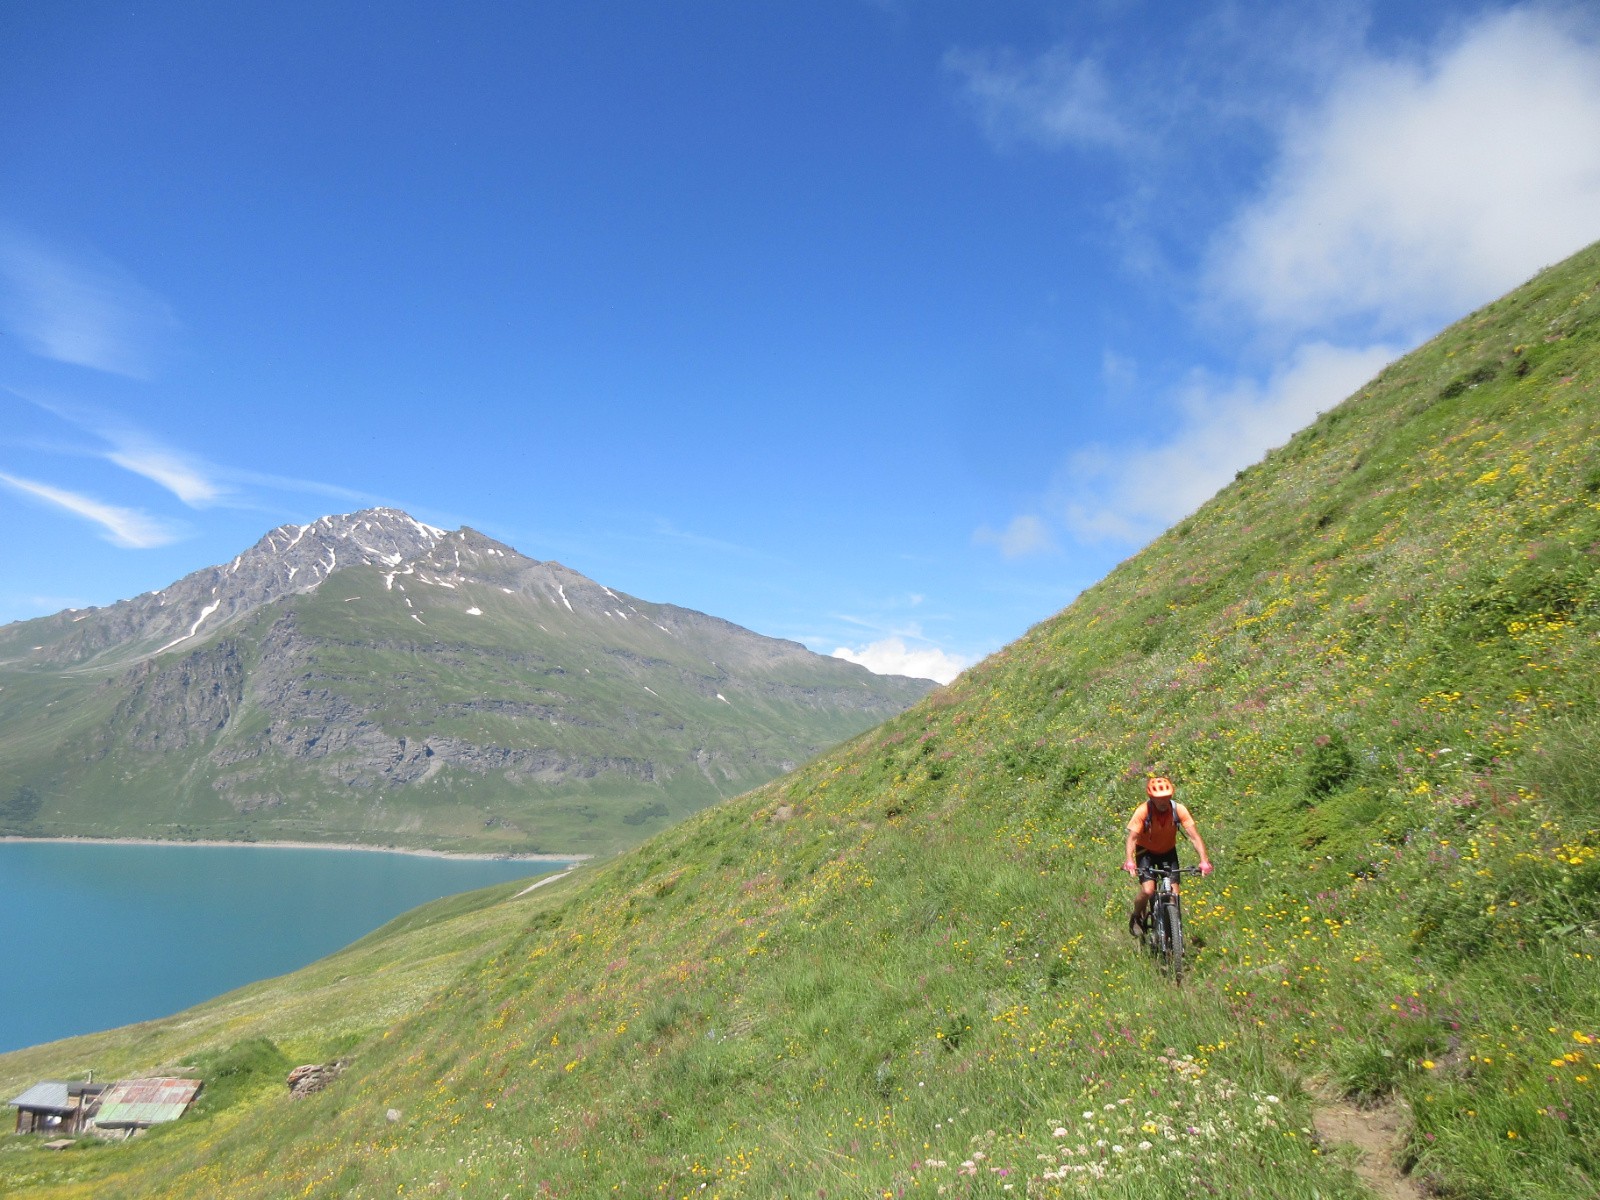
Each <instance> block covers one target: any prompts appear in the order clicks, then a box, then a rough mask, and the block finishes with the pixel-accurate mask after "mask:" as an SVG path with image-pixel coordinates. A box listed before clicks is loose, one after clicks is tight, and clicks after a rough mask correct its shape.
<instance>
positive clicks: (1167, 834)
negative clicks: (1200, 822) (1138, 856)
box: [1128, 800, 1189, 854]
mask: <svg viewBox="0 0 1600 1200" xmlns="http://www.w3.org/2000/svg"><path fill="white" fill-rule="evenodd" d="M1188 823H1189V810H1188V809H1187V808H1185V807H1184V806H1183V805H1181V804H1178V803H1177V802H1174V803H1173V804H1172V806H1171V807H1169V808H1168V809H1167V811H1166V812H1162V811H1161V810H1160V809H1156V808H1151V807H1150V802H1149V801H1148V800H1146V801H1145V802H1144V803H1143V804H1141V805H1139V807H1138V808H1136V809H1134V810H1133V817H1132V819H1131V820H1129V822H1128V832H1129V833H1131V834H1133V844H1134V845H1135V846H1138V847H1139V848H1140V849H1141V850H1148V851H1150V853H1151V854H1165V853H1167V852H1168V851H1169V850H1174V849H1176V848H1177V845H1178V826H1179V825H1187V824H1188Z"/></svg>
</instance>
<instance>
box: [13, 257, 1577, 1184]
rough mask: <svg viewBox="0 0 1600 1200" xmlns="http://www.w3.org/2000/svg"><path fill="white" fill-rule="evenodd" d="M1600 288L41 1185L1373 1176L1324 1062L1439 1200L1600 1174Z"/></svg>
mask: <svg viewBox="0 0 1600 1200" xmlns="http://www.w3.org/2000/svg"><path fill="white" fill-rule="evenodd" d="M1597 288H1600V248H1591V249H1589V250H1587V251H1585V252H1583V253H1582V254H1580V255H1578V256H1576V257H1575V258H1573V259H1572V260H1570V261H1568V262H1567V263H1564V264H1562V265H1561V266H1559V267H1556V268H1553V269H1551V270H1550V271H1548V272H1546V273H1544V274H1543V275H1541V276H1539V277H1538V278H1537V279H1535V280H1534V281H1532V282H1531V283H1530V284H1528V285H1527V286H1526V287H1524V288H1522V289H1520V290H1519V291H1517V292H1515V293H1513V294H1512V295H1511V296H1509V297H1507V298H1505V299H1503V300H1501V301H1499V302H1497V303H1495V304H1493V305H1490V306H1489V307H1487V308H1486V309H1484V310H1482V311H1480V312H1478V313H1475V314H1473V315H1472V316H1471V317H1469V318H1467V319H1466V320H1464V321H1463V322H1461V323H1460V324H1458V325H1456V326H1455V327H1453V328H1451V329H1450V330H1448V331H1446V332H1445V333H1444V334H1442V335H1440V336H1439V337H1438V338H1437V339H1435V340H1434V341H1433V342H1431V343H1429V344H1428V345H1426V346H1424V347H1422V348H1421V349H1420V350H1418V351H1417V352H1415V353H1414V354H1412V355H1410V356H1408V357H1407V358H1405V359H1404V360H1402V361H1401V362H1399V363H1396V364H1395V365H1394V366H1392V367H1391V368H1389V369H1388V370H1387V371H1385V372H1384V374H1383V375H1382V376H1381V377H1380V378H1378V379H1377V380H1375V381H1374V382H1373V383H1372V384H1371V385H1370V386H1369V387H1367V388H1365V389H1363V391H1362V392H1360V393H1359V394H1358V395H1356V396H1354V397H1352V398H1351V399H1350V400H1349V401H1348V402H1347V403H1346V404H1344V405H1343V406H1341V407H1340V408H1339V409H1337V410H1335V411H1334V412H1331V413H1329V414H1327V415H1326V416H1324V417H1323V418H1321V419H1320V420H1319V421H1317V422H1316V423H1315V424H1314V425H1313V426H1311V427H1310V428H1308V429H1307V430H1305V431H1303V432H1302V433H1300V434H1299V435H1298V436H1296V437H1295V438H1294V439H1293V440H1292V441H1291V442H1290V443H1289V444H1288V445H1287V446H1285V447H1283V448H1282V449H1281V450H1279V451H1277V452H1275V453H1273V454H1272V455H1270V456H1269V457H1268V459H1267V460H1266V461H1265V462H1263V463H1262V464H1259V465H1258V466H1256V467H1254V468H1252V469H1250V470H1248V471H1246V472H1243V473H1242V474H1241V476H1240V478H1239V479H1238V480H1236V481H1235V483H1234V484H1232V485H1231V486H1230V487H1228V488H1227V489H1225V490H1224V491H1223V492H1222V493H1221V494H1219V495H1218V496H1217V497H1216V498H1215V499H1213V500H1212V501H1211V502H1210V503H1209V504H1207V505H1206V507H1205V508H1204V509H1203V510H1202V511H1200V512H1199V513H1198V514H1196V515H1195V516H1194V517H1192V518H1190V519H1189V520H1186V521H1184V522H1182V523H1181V524H1180V525H1179V526H1178V527H1176V528H1174V529H1173V530H1171V531H1170V532H1169V533H1167V534H1166V535H1164V536H1163V537H1161V538H1160V539H1158V540H1157V541H1156V542H1155V543H1154V544H1153V545H1151V546H1150V547H1149V548H1147V549H1146V550H1145V551H1144V552H1143V553H1141V554H1140V555H1138V556H1137V557H1136V558H1134V559H1132V560H1130V561H1129V562H1128V563H1126V564H1124V565H1123V566H1122V567H1120V568H1119V569H1118V570H1116V571H1115V572H1113V573H1112V575H1110V576H1109V577H1108V578H1107V579H1106V580H1104V581H1103V582H1102V583H1100V584H1099V585H1097V586H1096V587H1094V588H1092V589H1090V590H1089V591H1088V592H1086V593H1085V594H1084V595H1083V596H1082V597H1081V598H1080V599H1079V600H1078V601H1077V602H1076V603H1074V604H1073V605H1072V606H1071V607H1070V608H1068V609H1067V610H1066V611H1065V612H1063V613H1061V614H1060V615H1058V616H1056V617H1054V618H1052V619H1051V620H1049V621H1046V622H1044V623H1042V624H1040V625H1039V626H1037V627H1036V628H1035V629H1033V630H1032V631H1030V632H1029V633H1028V635H1027V636H1025V637H1024V638H1022V639H1021V640H1020V641H1018V642H1017V643H1015V644H1014V645H1012V646H1010V647H1008V648H1007V649H1006V650H1005V651H1003V652H1001V653H1000V654H997V655H995V656H994V657H993V658H991V659H989V660H988V661H987V662H985V663H983V664H981V665H980V666H979V667H977V668H975V669H973V670H971V671H969V672H968V673H967V674H966V675H964V676H963V677H962V678H960V679H959V680H957V681H956V683H954V684H953V685H951V686H950V687H949V688H946V689H943V690H941V691H940V692H937V693H935V694H934V695H933V696H931V697H929V698H928V699H927V700H926V701H924V702H923V703H921V704H920V705H918V706H917V707H915V708H913V709H911V710H909V711H908V712H906V713H904V714H902V715H900V716H898V717H896V718H894V719H892V720H890V721H889V722H888V723H887V724H885V725H884V726H882V727H880V728H879V729H877V730H874V731H872V732H870V733H868V734H865V735H863V736H861V737H859V738H857V739H856V740H855V741H854V742H852V743H850V744H849V745H848V746H846V747H844V748H842V749H840V750H838V751H836V752H833V753H831V754H830V755H828V756H825V757H824V758H822V759H819V760H818V761H816V762H814V763H812V764H810V765H808V766H807V767H805V768H802V769H801V770H799V771H797V772H795V773H794V774H792V775H790V776H787V777H785V778H784V779H782V780H778V781H775V782H773V783H771V784H768V785H766V786H765V787H764V788H762V789H760V790H758V791H756V792H753V793H751V794H749V795H747V796H743V797H740V798H738V799H736V800H733V801H730V802H727V803H724V804H722V805H719V806H717V807H716V808H714V809H711V810H708V811H707V812H705V813H703V814H701V815H699V816H697V817H695V818H693V819H691V820H689V821H687V822H685V823H684V824H682V825H680V826H677V827H675V828H673V829H671V830H668V831H666V832H665V833H663V834H661V835H659V836H657V837H655V838H653V839H652V840H650V841H649V842H648V843H646V844H644V845H643V846H641V847H639V848H637V849H635V850H633V851H631V852H629V853H628V854H625V855H623V856H621V857H619V858H617V859H616V860H614V861H612V862H610V863H608V864H606V865H604V866H602V867H599V868H597V869H595V870H594V871H593V872H591V873H588V874H587V875H586V876H585V877H584V878H581V879H577V880H573V881H570V882H569V883H567V884H564V885H561V887H560V888H552V889H551V891H552V892H554V893H555V894H553V895H550V896H549V897H547V898H545V899H543V900H541V901H540V903H539V905H538V907H537V909H527V910H520V911H519V910H517V909H516V908H515V906H512V905H502V906H499V907H498V908H496V909H493V910H489V911H492V912H494V913H496V914H498V917H497V919H499V920H502V921H504V922H505V928H507V929H512V930H513V931H512V932H511V933H510V934H509V936H507V937H506V938H505V939H504V940H497V941H496V942H495V943H494V944H493V946H492V947H491V948H489V949H487V950H486V951H485V952H483V953H481V954H479V955H477V956H476V957H473V956H471V955H470V954H468V955H466V958H471V961H470V963H469V964H468V965H466V966H465V968H464V969H462V970H461V971H460V972H459V974H458V975H457V976H456V977H455V978H454V979H453V981H452V982H451V983H450V984H449V986H448V987H446V988H444V989H443V990H442V991H441V992H440V993H439V994H438V995H437V996H436V998H435V999H434V1000H432V1001H431V1002H429V1003H428V1004H427V1005H426V1006H424V1007H422V1008H421V1009H420V1010H418V1011H415V1012H412V1013H407V1014H402V1015H400V1016H398V1017H397V1018H396V1019H394V1020H393V1021H392V1022H391V1023H388V1024H387V1025H386V1026H385V1028H384V1029H383V1030H382V1032H381V1033H379V1034H375V1035H374V1036H372V1037H370V1038H367V1039H365V1040H363V1041H361V1042H360V1043H359V1044H356V1045H353V1046H352V1047H351V1048H350V1050H349V1053H350V1056H351V1059H352V1065H351V1068H350V1070H349V1071H348V1073H347V1074H346V1075H345V1076H344V1077H343V1078H342V1079H341V1080H340V1081H339V1083H338V1084H337V1085H336V1086H334V1087H333V1088H331V1089H330V1090H329V1091H327V1092H326V1093H324V1094H322V1095H321V1096H319V1097H316V1098H313V1099H310V1100H305V1101H299V1102H293V1103H291V1102H290V1101H288V1100H287V1099H285V1098H283V1097H282V1096H281V1095H280V1094H277V1093H272V1094H269V1093H267V1092H262V1093H261V1094H260V1095H259V1096H254V1097H252V1098H250V1099H248V1100H244V1099H241V1100H239V1101H237V1102H236V1103H235V1104H234V1106H233V1107H232V1108H231V1109H229V1110H228V1111H229V1112H230V1113H231V1114H233V1115H232V1116H231V1117H230V1118H229V1120H228V1121H227V1122H225V1123H224V1122H222V1121H221V1120H214V1121H212V1122H211V1123H209V1124H208V1123H204V1122H200V1121H196V1122H194V1123H193V1124H191V1125H187V1126H184V1125H180V1126H178V1127H174V1128H172V1129H170V1130H168V1131H166V1132H164V1133H162V1134H161V1135H160V1136H159V1137H156V1138H151V1139H149V1140H148V1141H147V1142H146V1143H144V1144H140V1143H139V1142H135V1143H132V1144H130V1145H127V1146H123V1147H117V1148H114V1149H112V1150H109V1151H99V1150H97V1151H94V1152H92V1153H91V1152H85V1153H82V1154H81V1155H78V1156H77V1161H81V1162H82V1163H83V1164H84V1166H82V1167H81V1168H79V1167H77V1166H76V1165H75V1163H74V1155H73V1154H72V1153H68V1154H65V1155H61V1156H59V1157H58V1158H57V1159H54V1160H51V1161H52V1162H55V1163H57V1164H62V1165H57V1166H55V1167H53V1168H52V1170H53V1172H54V1174H53V1175H51V1176H50V1179H51V1182H45V1181H44V1179H43V1177H42V1176H40V1177H39V1179H40V1182H38V1183H35V1184H30V1185H29V1186H28V1187H27V1188H24V1189H23V1194H27V1195H38V1196H51V1197H56V1196H60V1197H65V1196H77V1195H88V1194H90V1193H91V1191H92V1193H93V1194H94V1195H96V1196H98V1197H119V1196H125V1197H132V1196H149V1195H162V1196H197V1197H198V1196H211V1195H218V1194H226V1195H230V1196H261V1197H267V1196H272V1197H278V1196H286V1195H304V1196H322V1197H333V1196H341V1197H343V1196H350V1197H356V1196H366V1197H377V1196H385V1197H391V1196H416V1195H451V1196H458V1195H459V1196H469V1197H489V1198H494V1200H499V1198H501V1197H504V1196H506V1195H508V1194H509V1195H515V1196H521V1195H552V1196H564V1197H589V1196H595V1195H605V1194H615V1195H625V1196H673V1197H693V1196H707V1197H710V1196H719V1197H734V1196H748V1197H766V1196H793V1197H802V1196H803V1197H838V1196H869V1195H870V1196H891V1197H897V1196H909V1195H924V1194H925V1195H946V1196H993V1197H1000V1196H1005V1195H1007V1194H1011V1195H1029V1196H1079V1195H1085V1196H1112V1197H1129V1198H1131V1197H1165V1196H1172V1197H1177V1196H1192V1195H1202V1194H1204V1195H1223V1196H1229V1197H1236V1196H1258V1197H1287V1198H1303V1200H1328V1198H1335V1197H1336V1198H1354V1197H1359V1196H1367V1195H1369V1194H1370V1193H1369V1192H1367V1191H1366V1189H1365V1186H1364V1185H1363V1184H1362V1183H1361V1182H1360V1180H1359V1178H1358V1177H1357V1175H1356V1174H1355V1173H1354V1171H1353V1170H1352V1164H1351V1162H1350V1160H1349V1159H1348V1157H1347V1154H1346V1152H1344V1151H1341V1150H1339V1149H1338V1148H1337V1147H1334V1146H1331V1145H1320V1144H1318V1142H1317V1141H1316V1139H1315V1138H1314V1137H1313V1136H1312V1134H1311V1129H1312V1122H1311V1108H1312V1103H1313V1101H1312V1095H1313V1094H1314V1093H1315V1092H1317V1091H1319V1090H1321V1089H1328V1090H1336V1091H1339V1092H1342V1093H1344V1094H1346V1095H1349V1096H1354V1097H1358V1098H1365V1099H1379V1098H1397V1099H1400V1100H1403V1101H1404V1102H1405V1103H1406V1104H1407V1105H1408V1106H1409V1114H1408V1117H1407V1121H1408V1128H1407V1148H1406V1152H1405V1162H1406V1165H1407V1166H1408V1167H1409V1168H1410V1169H1411V1171H1412V1173H1413V1176H1414V1178H1415V1179H1416V1180H1417V1181H1419V1182H1420V1183H1421V1184H1422V1185H1423V1186H1425V1187H1426V1188H1428V1189H1431V1191H1432V1193H1433V1194H1435V1195H1440V1196H1454V1197H1463V1198H1464V1197H1505V1198H1507V1200H1509V1198H1512V1197H1516V1198H1519V1200H1520V1198H1527V1197H1552V1198H1554V1197H1563V1198H1565V1197H1570V1196H1575V1195H1590V1194H1593V1193H1594V1192H1595V1190H1596V1187H1597V1181H1600V1150H1597V1147H1600V1101H1597V1100H1596V1095H1597V1092H1600V968H1597V965H1596V961H1595V955H1596V953H1597V951H1600V828H1597V826H1600V782H1597V780H1600V750H1597V745H1600V738H1597V735H1600V708H1597V697H1596V682H1595V681H1596V680H1597V679H1600V573H1597V570H1596V565H1597V560H1600V394H1597V391H1596V387H1597V382H1600V297H1597V295H1596V290H1597ZM1155 768H1161V769H1164V770H1166V771H1168V772H1170V773H1172V774H1173V775H1174V776H1175V777H1176V778H1177V780H1178V782H1179V786H1180V795H1181V796H1182V797H1183V798H1185V799H1186V800H1187V801H1188V802H1189V804H1190V805H1191V806H1192V808H1193V809H1194V811H1195V813H1196V815H1197V817H1198V819H1199V821H1200V822H1201V826H1202V830H1203V832H1204V833H1205V835H1206V837H1207V840H1208V842H1209V843H1210V845H1211V847H1212V849H1213V851H1214V855H1215V859H1216V861H1217V863H1218V871H1217V873H1216V875H1214V876H1213V877H1212V878H1211V879H1210V880H1207V881H1204V882H1196V883H1195V884H1193V885H1192V886H1190V887H1188V888H1186V915H1187V919H1188V922H1189V927H1190V933H1191V936H1192V942H1193V946H1192V948H1193V951H1194V962H1193V972H1192V975H1191V977H1190V979H1189V981H1188V982H1186V983H1185V985H1184V986H1183V987H1182V988H1181V989H1174V988H1173V987H1172V986H1171V985H1170V984H1169V983H1167V982H1166V981H1164V980H1163V978H1162V977H1161V976H1160V974H1159V973H1158V972H1157V971H1155V970H1154V969H1153V967H1152V965H1151V964H1150V963H1149V962H1147V961H1145V960H1143V959H1141V958H1140V957H1139V956H1138V955H1137V954H1136V953H1135V952H1134V950H1133V948H1132V946H1131V944H1130V940H1129V939H1128V937H1127V934H1126V932H1125V930H1124V914H1125V911H1126V905H1127V902H1128V900H1129V897H1130V892H1131V887H1130V885H1129V884H1128V882H1127V881H1126V879H1125V877H1122V876H1120V875H1119V873H1118V871H1117V866H1118V864H1119V863H1120V860H1121V825H1122V822H1123V820H1124V819H1125V816H1126V813H1127V812H1128V811H1129V809H1130V808H1131V807H1132V805H1133V804H1134V803H1135V801H1136V800H1137V798H1138V796H1139V794H1140V785H1141V782H1142V779H1143V777H1144V775H1145V773H1146V772H1147V771H1149V770H1151V769H1155ZM535 895H536V896H537V895H538V894H537V893H536V894H535ZM528 899H529V900H531V899H533V897H530V898H528ZM524 902H526V901H524ZM463 961H465V958H464V959H463ZM369 994H371V995H379V994H381V986H380V985H379V984H377V983H376V982H375V983H373V984H372V991H371V992H370V993H369ZM285 1036H287V1035H285ZM72 1046H73V1044H72V1043H67V1044H64V1046H63V1047H57V1048H53V1049H48V1050H44V1051H38V1052H36V1053H37V1054H38V1055H40V1057H39V1058H38V1059H36V1060H34V1061H35V1062H36V1064H37V1065H39V1066H40V1067H41V1068H42V1067H43V1066H44V1065H46V1064H47V1063H56V1062H61V1063H65V1062H66V1061H67V1057H66V1056H68V1055H70V1054H71V1053H73V1050H72ZM230 1046H233V1047H234V1049H233V1050H231V1051H230V1049H229V1047H230ZM207 1050H208V1052H213V1053H218V1054H224V1053H230V1052H232V1053H239V1054H243V1053H245V1051H244V1050H239V1049H238V1048H237V1045H236V1043H233V1042H229V1041H228V1039H227V1036H226V1035H225V1033H224V1032H223V1031H220V1030H219V1031H216V1032H215V1034H214V1041H213V1042H211V1043H208V1044H207ZM6 1061H7V1060H0V1063H5V1062H6ZM5 1070H6V1072H7V1074H10V1073H11V1068H10V1066H9V1065H7V1066H6V1067H5ZM390 1109H393V1110H396V1111H397V1112H398V1113H399V1114H400V1117H399V1119H398V1120H391V1119H389V1117H388V1112H389V1110H390ZM43 1157H44V1154H43V1152H42V1151H36V1150H19V1151H16V1152H14V1153H0V1189H3V1188H4V1187H5V1186H6V1183H7V1180H8V1178H9V1179H10V1180H12V1181H17V1180H21V1179H23V1178H24V1177H25V1176H24V1172H26V1171H28V1170H42V1169H43V1168H38V1167H35V1166H33V1165H32V1164H37V1163H38V1162H40V1161H41V1159H42V1158H43ZM8 1173H10V1174H9V1175H8ZM26 1178H30V1179H31V1178H34V1177H33V1176H26Z"/></svg>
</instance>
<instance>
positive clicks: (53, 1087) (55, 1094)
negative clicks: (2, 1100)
mask: <svg viewBox="0 0 1600 1200" xmlns="http://www.w3.org/2000/svg"><path fill="white" fill-rule="evenodd" d="M70 1086H71V1085H70V1084H66V1083H61V1082H60V1081H58V1080H54V1079H47V1080H45V1081H44V1082H43V1083H36V1084H34V1085H33V1086H32V1087H31V1088H29V1089H28V1090H27V1091H25V1092H23V1093H22V1095H20V1096H18V1097H17V1098H16V1099H15V1100H8V1101H7V1102H6V1103H8V1104H9V1105H11V1107H12V1108H27V1109H32V1110H33V1111H34V1112H51V1113H69V1112H71V1111H72V1110H73V1109H75V1108H77V1107H78V1105H77V1102H76V1101H75V1100H73V1099H72V1098H71V1097H70V1096H68V1095H67V1088H68V1087H70Z"/></svg>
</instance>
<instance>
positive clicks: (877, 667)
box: [830, 637, 970, 683]
mask: <svg viewBox="0 0 1600 1200" xmlns="http://www.w3.org/2000/svg"><path fill="white" fill-rule="evenodd" d="M830 657H832V658H842V659H845V660H846V661H848V662H853V663H859V664H860V665H861V666H863V667H865V668H867V670H869V671H873V672H875V673H876V674H879V675H910V676H911V677H913V678H915V679H932V680H936V681H937V682H939V683H949V682H950V681H951V680H952V679H954V678H955V677H956V676H957V675H959V674H961V672H962V671H963V670H964V669H965V668H966V667H967V666H968V664H969V662H970V660H969V659H966V658H963V657H961V656H960V655H959V654H947V653H946V652H945V651H943V650H940V649H939V648H938V647H936V646H929V647H926V648H923V649H913V648H912V647H910V646H907V645H906V644H905V642H904V641H902V640H901V639H900V638H897V637H887V638H882V639H880V640H879V641H876V642H871V643H869V644H867V645H865V646H862V647H860V648H859V649H854V650H853V649H851V648H850V647H848V646H840V647H839V648H838V649H837V650H835V651H834V652H833V654H832V655H831V656H830Z"/></svg>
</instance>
